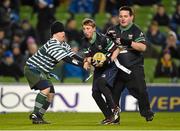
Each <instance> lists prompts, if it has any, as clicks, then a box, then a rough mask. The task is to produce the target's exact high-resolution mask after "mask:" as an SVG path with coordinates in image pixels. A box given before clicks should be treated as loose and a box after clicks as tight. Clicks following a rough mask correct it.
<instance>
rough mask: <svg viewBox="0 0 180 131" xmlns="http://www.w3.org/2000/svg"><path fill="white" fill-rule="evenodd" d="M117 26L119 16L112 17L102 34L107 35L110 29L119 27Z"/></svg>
mask: <svg viewBox="0 0 180 131" xmlns="http://www.w3.org/2000/svg"><path fill="white" fill-rule="evenodd" d="M117 24H118V16H117V15H112V16H111V17H110V18H109V20H108V22H107V23H106V24H105V26H104V28H103V30H102V32H103V33H106V32H107V30H108V28H109V27H111V26H115V25H117Z"/></svg>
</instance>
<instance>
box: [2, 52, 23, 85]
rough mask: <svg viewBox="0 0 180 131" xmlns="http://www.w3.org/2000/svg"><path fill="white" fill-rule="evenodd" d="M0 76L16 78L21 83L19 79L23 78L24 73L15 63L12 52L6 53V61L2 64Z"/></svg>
mask: <svg viewBox="0 0 180 131" xmlns="http://www.w3.org/2000/svg"><path fill="white" fill-rule="evenodd" d="M0 75H1V76H10V77H14V78H15V80H16V81H17V82H19V78H20V77H22V76H23V71H22V70H21V69H20V68H19V66H18V65H17V64H16V63H15V62H14V59H13V54H12V52H11V51H6V52H5V53H4V59H3V60H2V61H1V63H0Z"/></svg>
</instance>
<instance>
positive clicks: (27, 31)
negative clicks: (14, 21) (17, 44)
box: [21, 19, 37, 39]
mask: <svg viewBox="0 0 180 131" xmlns="http://www.w3.org/2000/svg"><path fill="white" fill-rule="evenodd" d="M21 27H22V29H23V31H24V35H25V39H27V38H28V37H30V36H32V37H34V38H36V39H37V36H36V31H35V29H34V28H33V27H32V25H31V24H30V22H29V20H27V19H24V20H22V22H21Z"/></svg>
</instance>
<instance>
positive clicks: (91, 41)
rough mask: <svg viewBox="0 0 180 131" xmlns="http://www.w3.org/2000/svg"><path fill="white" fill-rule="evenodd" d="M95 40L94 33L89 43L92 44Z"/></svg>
mask: <svg viewBox="0 0 180 131" xmlns="http://www.w3.org/2000/svg"><path fill="white" fill-rule="evenodd" d="M95 40H96V32H94V33H93V36H92V39H91V40H90V41H89V42H90V43H91V44H93V43H94V42H95Z"/></svg>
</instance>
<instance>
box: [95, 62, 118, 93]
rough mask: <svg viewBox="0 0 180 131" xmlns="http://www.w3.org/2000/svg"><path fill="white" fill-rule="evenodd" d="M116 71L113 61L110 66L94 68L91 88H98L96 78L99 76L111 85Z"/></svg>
mask: <svg viewBox="0 0 180 131" xmlns="http://www.w3.org/2000/svg"><path fill="white" fill-rule="evenodd" d="M117 73H118V68H117V67H116V65H115V64H114V63H113V64H112V65H111V66H109V67H107V68H106V69H102V70H101V69H95V71H94V77H93V87H92V90H98V87H97V86H96V84H95V83H96V80H97V78H99V77H103V78H105V80H106V82H107V84H108V86H109V87H113V84H114V81H115V78H116V75H117Z"/></svg>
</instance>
